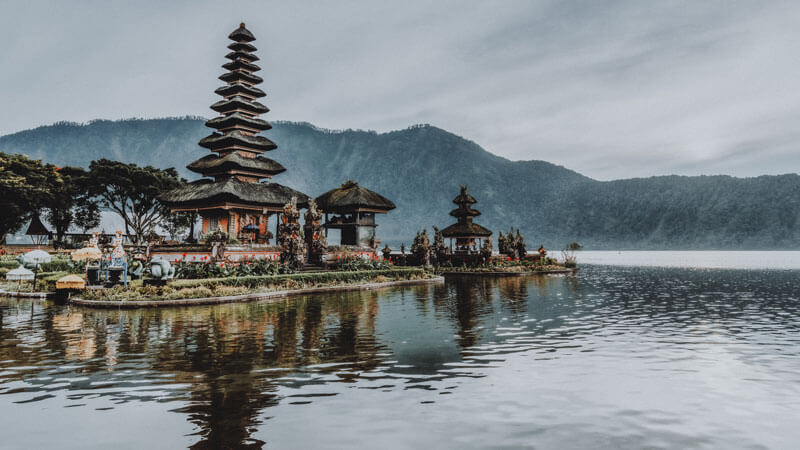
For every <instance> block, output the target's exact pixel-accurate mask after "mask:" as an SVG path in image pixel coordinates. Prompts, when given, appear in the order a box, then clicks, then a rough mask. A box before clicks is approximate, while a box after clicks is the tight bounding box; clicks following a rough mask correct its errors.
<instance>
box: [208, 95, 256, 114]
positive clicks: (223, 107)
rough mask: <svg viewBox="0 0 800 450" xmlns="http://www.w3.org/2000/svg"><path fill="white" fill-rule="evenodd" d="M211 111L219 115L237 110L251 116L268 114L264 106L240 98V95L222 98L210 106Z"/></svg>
mask: <svg viewBox="0 0 800 450" xmlns="http://www.w3.org/2000/svg"><path fill="white" fill-rule="evenodd" d="M211 109H213V110H214V111H216V112H218V113H220V114H225V113H228V112H232V111H236V110H237V109H240V110H243V111H247V112H249V113H251V114H253V115H256V114H264V113H266V112H269V108H267V107H266V106H264V105H262V104H261V103H259V102H257V101H253V100H250V99H248V98H245V97H242V96H241V95H234V96H233V97H230V98H224V99H222V100H220V101H218V102H216V103H214V104H213V105H211Z"/></svg>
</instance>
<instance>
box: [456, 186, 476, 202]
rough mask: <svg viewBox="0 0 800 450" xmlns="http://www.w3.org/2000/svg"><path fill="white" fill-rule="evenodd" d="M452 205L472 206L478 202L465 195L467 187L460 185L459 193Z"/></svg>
mask: <svg viewBox="0 0 800 450" xmlns="http://www.w3.org/2000/svg"><path fill="white" fill-rule="evenodd" d="M453 203H455V204H456V205H462V204H463V205H472V204H474V203H478V201H477V200H475V198H473V197H472V196H471V195H469V194H467V186H466V185H464V184H462V185H461V192H460V193H459V194H458V196H456V198H454V199H453Z"/></svg>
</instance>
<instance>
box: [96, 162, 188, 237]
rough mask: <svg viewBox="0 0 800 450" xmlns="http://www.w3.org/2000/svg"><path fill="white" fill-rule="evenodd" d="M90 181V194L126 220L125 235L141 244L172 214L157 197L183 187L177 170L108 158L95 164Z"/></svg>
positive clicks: (103, 205)
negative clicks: (143, 238)
mask: <svg viewBox="0 0 800 450" xmlns="http://www.w3.org/2000/svg"><path fill="white" fill-rule="evenodd" d="M89 179H90V180H91V182H90V183H89V188H90V189H89V191H90V193H91V194H92V195H93V196H95V197H97V198H98V199H99V201H100V205H101V206H102V207H105V208H108V209H110V210H112V211H114V212H116V213H117V214H119V216H120V217H122V220H123V221H124V222H125V233H126V234H128V235H130V233H131V232H133V234H134V235H135V237H136V239H135V241H136V242H137V243H139V242H141V239H142V237H143V236H144V235H145V234H146V233H147V232H149V231H150V230H151V229H153V228H154V227H155V225H156V224H158V223H159V222H160V221H161V220H163V217H165V216H167V215H169V209H168V208H166V207H165V206H164V205H162V204H161V203H160V202H159V201H158V199H156V196H158V195H159V194H161V193H162V192H164V191H166V190H169V189H174V188H176V187H178V186H180V184H181V180H180V179H179V178H178V172H177V171H175V169H173V168H169V169H157V168H155V167H152V166H146V167H140V166H137V165H136V164H126V163H122V162H118V161H110V160H108V159H101V160H97V161H92V163H91V164H90V165H89Z"/></svg>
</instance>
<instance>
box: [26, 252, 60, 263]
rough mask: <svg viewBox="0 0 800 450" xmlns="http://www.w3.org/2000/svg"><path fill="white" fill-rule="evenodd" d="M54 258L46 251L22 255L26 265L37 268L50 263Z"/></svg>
mask: <svg viewBox="0 0 800 450" xmlns="http://www.w3.org/2000/svg"><path fill="white" fill-rule="evenodd" d="M52 259H53V258H52V257H51V256H50V254H49V253H47V252H46V251H44V250H32V251H29V252H28V253H25V254H24V255H22V262H23V263H24V264H26V265H33V266H36V265H38V264H44V263H49V262H50V261H51V260H52Z"/></svg>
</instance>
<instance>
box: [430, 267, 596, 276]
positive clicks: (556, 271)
mask: <svg viewBox="0 0 800 450" xmlns="http://www.w3.org/2000/svg"><path fill="white" fill-rule="evenodd" d="M579 270H580V268H577V267H576V268H574V269H554V270H527V271H520V272H511V271H500V270H494V271H468V270H463V271H462V270H444V271H441V272H439V273H438V275H442V276H453V275H464V276H467V275H469V276H473V275H477V276H492V277H524V276H528V275H556V274H570V273H577V272H578V271H579Z"/></svg>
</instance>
